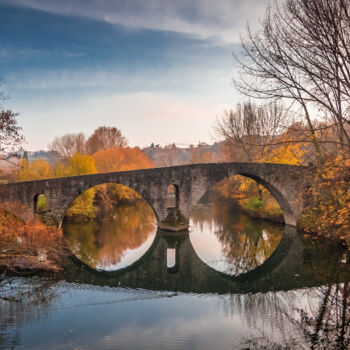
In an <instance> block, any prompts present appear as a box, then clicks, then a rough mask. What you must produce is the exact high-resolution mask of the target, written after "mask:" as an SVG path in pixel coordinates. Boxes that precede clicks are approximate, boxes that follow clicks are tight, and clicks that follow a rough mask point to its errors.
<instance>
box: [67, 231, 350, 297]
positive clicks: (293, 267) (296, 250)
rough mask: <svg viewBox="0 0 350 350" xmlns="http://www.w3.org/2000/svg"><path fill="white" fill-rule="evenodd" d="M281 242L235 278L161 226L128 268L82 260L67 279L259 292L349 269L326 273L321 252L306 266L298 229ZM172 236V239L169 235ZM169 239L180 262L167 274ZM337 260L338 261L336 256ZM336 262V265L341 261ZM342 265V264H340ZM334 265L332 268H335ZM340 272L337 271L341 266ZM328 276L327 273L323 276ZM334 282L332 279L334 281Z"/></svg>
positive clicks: (319, 281) (322, 280)
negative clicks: (319, 260)
mask: <svg viewBox="0 0 350 350" xmlns="http://www.w3.org/2000/svg"><path fill="white" fill-rule="evenodd" d="M284 230H286V232H285V233H284V235H283V238H282V239H283V240H282V241H281V244H280V245H279V247H278V248H277V249H276V250H275V252H274V253H273V254H272V255H271V256H270V258H269V259H268V260H266V261H265V263H263V264H262V265H260V267H257V268H256V269H254V270H252V271H250V272H247V273H246V274H242V275H238V276H236V277H231V276H228V275H225V274H223V273H220V272H218V271H216V270H213V269H212V268H209V267H208V266H207V265H206V264H204V263H203V262H202V261H201V260H200V259H199V258H198V257H197V255H196V254H195V252H194V249H193V247H192V245H191V242H190V240H189V237H188V232H181V233H172V234H170V233H169V232H166V231H162V230H158V232H157V235H156V238H155V241H154V242H153V245H152V247H151V248H150V249H149V250H148V251H147V253H146V254H145V255H144V256H143V257H142V258H140V259H139V260H138V261H137V262H135V263H134V264H132V265H130V266H129V267H127V268H124V269H121V270H118V271H114V272H104V271H97V270H93V269H91V268H89V267H88V266H84V265H82V264H80V265H79V266H77V265H76V264H72V265H67V266H66V269H67V270H66V272H65V277H64V278H65V280H67V281H68V282H69V281H72V282H74V283H75V284H76V283H85V284H90V285H100V286H122V287H127V288H143V289H148V290H167V291H182V292H190V293H219V294H220V293H256V292H266V291H279V290H293V289H296V288H303V287H306V286H307V287H312V286H319V285H324V284H328V283H333V282H335V281H338V282H339V280H338V278H339V276H343V277H341V278H343V279H342V281H343V280H344V276H345V277H346V276H349V273H345V274H344V273H343V274H340V275H339V276H338V275H337V274H334V273H333V274H327V273H326V274H324V267H320V269H319V270H316V271H315V270H314V269H315V268H316V269H317V267H318V266H319V264H318V263H317V261H316V260H317V258H318V255H317V254H311V257H312V258H313V259H315V261H314V264H312V263H311V265H313V266H314V269H313V270H310V271H308V270H307V269H305V266H304V265H303V250H304V247H303V244H302V241H301V239H300V236H299V235H298V234H297V232H296V230H295V228H293V227H290V226H286V227H285V228H284ZM170 237H171V238H170ZM169 239H171V240H174V242H175V241H176V242H177V247H178V251H179V256H180V260H179V261H178V262H179V263H178V271H177V272H176V273H169V271H168V270H167V268H166V249H167V247H169ZM335 261H337V259H335ZM337 264H338V263H337ZM337 266H338V265H337ZM334 268H335V265H330V267H329V271H334ZM337 271H338V270H337ZM325 276H328V277H325ZM332 281H333V282H332Z"/></svg>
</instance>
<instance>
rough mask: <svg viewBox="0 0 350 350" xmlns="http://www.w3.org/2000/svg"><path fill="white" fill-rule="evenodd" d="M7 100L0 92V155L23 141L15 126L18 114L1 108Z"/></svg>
mask: <svg viewBox="0 0 350 350" xmlns="http://www.w3.org/2000/svg"><path fill="white" fill-rule="evenodd" d="M0 83H1V80H0ZM7 98H8V97H7V96H6V95H5V93H4V92H3V91H0V154H1V153H4V152H6V151H9V150H10V149H13V148H14V147H16V146H19V145H20V144H21V143H22V142H23V141H24V137H23V135H22V134H21V130H22V128H21V127H20V126H18V124H17V117H18V113H14V112H12V111H11V110H9V109H7V110H6V109H4V107H3V104H2V102H4V101H5V100H7Z"/></svg>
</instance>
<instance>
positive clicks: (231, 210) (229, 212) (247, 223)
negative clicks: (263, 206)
mask: <svg viewBox="0 0 350 350" xmlns="http://www.w3.org/2000/svg"><path fill="white" fill-rule="evenodd" d="M190 225H191V229H190V231H191V232H190V239H191V243H192V245H193V247H194V249H195V251H196V253H197V254H198V256H199V257H200V258H201V259H202V260H203V261H204V262H205V263H206V264H207V265H209V266H210V267H212V268H214V269H216V270H218V271H221V272H224V273H227V274H230V275H238V274H241V273H245V272H248V271H250V270H253V269H255V268H256V267H257V266H259V265H261V264H263V263H264V262H265V261H266V260H267V259H268V258H269V257H270V256H271V254H272V253H273V252H274V251H275V249H276V248H277V246H278V244H279V243H280V240H281V238H282V232H283V227H280V226H278V225H273V224H270V223H268V222H265V221H257V220H253V219H252V218H250V217H249V216H248V215H247V214H244V213H242V211H241V210H240V209H239V208H238V207H235V206H234V205H233V203H229V202H226V201H219V200H212V201H211V202H210V203H205V202H204V203H201V204H200V205H198V206H197V207H196V208H195V209H194V211H193V213H192V216H191V221H190Z"/></svg>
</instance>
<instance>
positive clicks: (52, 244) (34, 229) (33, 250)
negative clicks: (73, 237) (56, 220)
mask: <svg viewBox="0 0 350 350" xmlns="http://www.w3.org/2000/svg"><path fill="white" fill-rule="evenodd" d="M0 215H1V225H0V242H1V244H0V271H10V272H13V273H17V274H33V273H38V272H43V271H45V272H48V271H50V272H58V271H61V270H62V265H63V264H62V261H63V258H64V256H66V255H67V252H66V251H65V248H64V244H63V241H62V231H61V230H60V229H58V228H57V227H54V226H46V225H45V224H43V223H41V222H40V221H39V219H35V220H33V221H32V222H28V223H24V222H22V221H21V220H19V219H17V218H15V217H13V216H11V215H9V214H6V213H1V214H0Z"/></svg>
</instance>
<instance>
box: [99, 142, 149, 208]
mask: <svg viewBox="0 0 350 350" xmlns="http://www.w3.org/2000/svg"><path fill="white" fill-rule="evenodd" d="M93 158H94V159H95V162H96V168H97V170H98V172H100V173H103V172H112V171H125V170H135V169H146V168H152V167H154V163H153V161H152V160H151V159H149V158H148V157H147V156H146V155H145V154H144V153H143V152H142V151H141V150H140V149H139V148H129V147H126V148H108V149H100V150H99V151H97V152H96V153H94V154H93ZM106 195H107V196H108V197H110V199H111V200H114V201H117V200H118V201H134V200H135V199H139V198H140V196H139V195H138V194H137V193H136V192H135V191H132V190H130V189H129V188H127V187H125V186H120V185H115V184H108V186H101V187H100V188H99V194H98V196H99V198H101V199H102V198H105V200H104V202H107V201H108V199H107V198H106Z"/></svg>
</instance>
